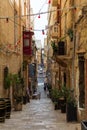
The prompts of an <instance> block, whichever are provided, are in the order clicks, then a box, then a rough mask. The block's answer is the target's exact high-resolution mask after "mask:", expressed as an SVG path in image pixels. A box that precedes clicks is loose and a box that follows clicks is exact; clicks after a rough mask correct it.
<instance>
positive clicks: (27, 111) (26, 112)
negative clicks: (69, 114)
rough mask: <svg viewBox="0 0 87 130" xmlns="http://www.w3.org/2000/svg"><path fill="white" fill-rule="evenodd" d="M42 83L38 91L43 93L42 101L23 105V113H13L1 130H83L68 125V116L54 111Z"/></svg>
mask: <svg viewBox="0 0 87 130" xmlns="http://www.w3.org/2000/svg"><path fill="white" fill-rule="evenodd" d="M40 81H41V82H39V84H38V90H37V91H39V92H40V93H41V99H40V100H39V99H34V100H31V101H30V103H27V104H26V105H23V110H22V111H18V112H17V111H16V112H15V111H13V112H12V113H11V118H10V119H6V120H5V123H0V130H81V128H80V127H81V126H80V123H75V122H74V123H67V122H66V114H63V113H61V112H60V110H54V106H53V103H52V102H51V100H50V99H49V98H47V95H46V92H44V89H43V83H42V80H40Z"/></svg>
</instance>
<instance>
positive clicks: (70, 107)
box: [66, 90, 77, 122]
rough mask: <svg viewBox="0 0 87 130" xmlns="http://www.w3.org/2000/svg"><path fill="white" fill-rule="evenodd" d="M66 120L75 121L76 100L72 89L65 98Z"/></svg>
mask: <svg viewBox="0 0 87 130" xmlns="http://www.w3.org/2000/svg"><path fill="white" fill-rule="evenodd" d="M66 118H67V121H68V122H70V121H77V102H76V99H75V97H74V90H69V92H68V95H67V100H66Z"/></svg>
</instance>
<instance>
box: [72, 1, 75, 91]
mask: <svg viewBox="0 0 87 130" xmlns="http://www.w3.org/2000/svg"><path fill="white" fill-rule="evenodd" d="M72 5H73V6H74V0H73V4H72ZM72 18H73V43H72V44H73V52H72V89H74V88H75V72H74V69H75V21H74V20H75V15H74V13H73V15H72Z"/></svg>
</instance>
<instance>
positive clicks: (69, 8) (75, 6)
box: [0, 3, 87, 19]
mask: <svg viewBox="0 0 87 130" xmlns="http://www.w3.org/2000/svg"><path fill="white" fill-rule="evenodd" d="M86 4H87V3H83V4H79V5H74V6H71V7H68V8H63V9H62V8H61V9H54V10H50V11H45V12H39V13H33V14H27V15H21V16H15V18H21V17H26V16H35V15H39V14H41V15H43V14H47V13H51V12H55V11H65V10H66V11H67V10H72V9H76V8H81V7H82V6H83V5H86ZM6 18H8V19H9V18H14V16H11V17H9V16H0V19H6Z"/></svg>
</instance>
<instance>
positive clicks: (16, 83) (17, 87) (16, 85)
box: [13, 74, 23, 111]
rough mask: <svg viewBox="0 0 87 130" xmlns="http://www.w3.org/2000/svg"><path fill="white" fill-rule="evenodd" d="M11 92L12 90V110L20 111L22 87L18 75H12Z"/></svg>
mask: <svg viewBox="0 0 87 130" xmlns="http://www.w3.org/2000/svg"><path fill="white" fill-rule="evenodd" d="M13 90H14V94H13V95H14V109H15V110H16V111H20V110H22V102H23V85H22V82H21V78H20V76H19V75H18V74H14V75H13Z"/></svg>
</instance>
